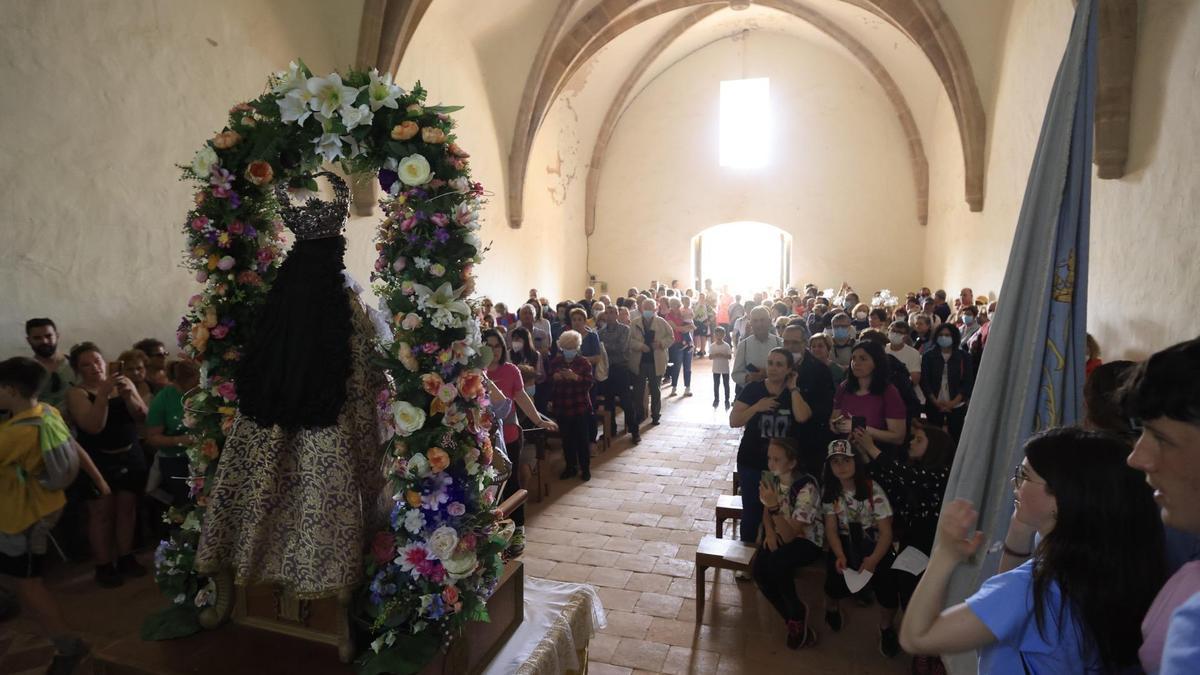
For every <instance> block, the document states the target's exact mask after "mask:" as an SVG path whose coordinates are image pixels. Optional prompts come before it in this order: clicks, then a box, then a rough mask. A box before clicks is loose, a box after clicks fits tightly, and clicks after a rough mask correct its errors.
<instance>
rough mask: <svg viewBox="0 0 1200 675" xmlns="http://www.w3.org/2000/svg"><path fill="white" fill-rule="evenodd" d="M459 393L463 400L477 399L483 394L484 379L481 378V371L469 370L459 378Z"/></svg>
mask: <svg viewBox="0 0 1200 675" xmlns="http://www.w3.org/2000/svg"><path fill="white" fill-rule="evenodd" d="M458 393H460V394H462V397H463V398H475V397H476V396H479V395H480V394H482V393H483V378H481V377H480V376H479V371H477V370H469V371H466V372H464V373H463V374H462V375H460V376H459V378H458Z"/></svg>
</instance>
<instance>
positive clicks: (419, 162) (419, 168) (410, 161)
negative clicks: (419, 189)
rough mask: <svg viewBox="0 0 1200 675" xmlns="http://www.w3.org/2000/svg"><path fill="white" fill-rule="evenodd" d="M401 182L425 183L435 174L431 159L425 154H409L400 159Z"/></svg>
mask: <svg viewBox="0 0 1200 675" xmlns="http://www.w3.org/2000/svg"><path fill="white" fill-rule="evenodd" d="M399 168H400V170H399V171H398V172H397V173H399V174H400V182H401V183H404V184H405V185H424V184H426V183H428V182H429V179H430V178H431V177H432V176H433V171H432V170H431V169H430V168H429V160H427V159H425V157H424V156H423V155H409V156H408V157H405V158H404V159H402V160H400V167H399Z"/></svg>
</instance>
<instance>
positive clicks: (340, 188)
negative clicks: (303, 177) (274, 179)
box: [275, 171, 350, 241]
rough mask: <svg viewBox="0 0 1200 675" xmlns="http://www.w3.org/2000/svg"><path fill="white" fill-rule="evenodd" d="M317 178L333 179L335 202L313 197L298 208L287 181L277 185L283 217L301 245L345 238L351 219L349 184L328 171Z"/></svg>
mask: <svg viewBox="0 0 1200 675" xmlns="http://www.w3.org/2000/svg"><path fill="white" fill-rule="evenodd" d="M317 176H324V177H326V178H328V179H329V183H330V184H331V185H332V186H333V196H334V199H333V201H331V202H327V201H324V200H321V199H317V198H316V197H309V198H308V201H306V202H304V204H302V205H299V206H297V205H294V204H292V202H291V198H290V197H289V196H288V192H287V186H286V185H284V181H279V182H278V183H276V184H275V197H276V199H278V200H279V216H280V217H281V218H282V219H283V224H284V225H285V226H286V227H287V229H289V230H291V231H292V234H295V235H296V239H297V240H298V241H305V240H308V239H325V238H328V237H337V236H339V235H341V234H342V228H343V227H345V226H346V219H347V218H348V217H349V216H350V189H349V188H347V187H346V183H345V181H343V180H342V179H341V178H339V177H338V176H337V175H336V174H333V173H330V172H328V171H321V172H318V173H316V174H314V175H313V177H314V178H315V177H317Z"/></svg>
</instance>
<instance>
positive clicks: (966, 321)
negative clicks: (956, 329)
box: [963, 314, 975, 326]
mask: <svg viewBox="0 0 1200 675" xmlns="http://www.w3.org/2000/svg"><path fill="white" fill-rule="evenodd" d="M973 323H975V317H973V316H971V315H970V314H964V315H963V325H964V326H970V325H971V324H973Z"/></svg>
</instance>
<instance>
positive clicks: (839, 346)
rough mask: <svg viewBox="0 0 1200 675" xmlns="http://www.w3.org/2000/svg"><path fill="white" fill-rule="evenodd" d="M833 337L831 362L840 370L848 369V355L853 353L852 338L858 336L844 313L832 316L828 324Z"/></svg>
mask: <svg viewBox="0 0 1200 675" xmlns="http://www.w3.org/2000/svg"><path fill="white" fill-rule="evenodd" d="M829 326H830V331H829V333H830V335H831V336H832V337H833V354H832V357H833V361H834V363H836V364H838V365H839V366H841V367H842V368H849V367H850V354H851V352H853V351H854V338H855V336H856V335H857V334H858V333H857V331H855V330H854V326H853V325H852V324H851V322H850V317H849V316H847V315H846V313H845V312H838V313H837V314H835V315H834V317H833V320H832V321H831V322H830V324H829Z"/></svg>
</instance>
